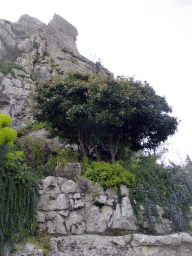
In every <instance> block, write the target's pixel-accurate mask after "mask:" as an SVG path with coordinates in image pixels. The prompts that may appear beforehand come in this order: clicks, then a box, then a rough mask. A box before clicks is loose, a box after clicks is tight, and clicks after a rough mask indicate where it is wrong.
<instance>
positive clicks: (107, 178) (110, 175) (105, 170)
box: [84, 162, 135, 190]
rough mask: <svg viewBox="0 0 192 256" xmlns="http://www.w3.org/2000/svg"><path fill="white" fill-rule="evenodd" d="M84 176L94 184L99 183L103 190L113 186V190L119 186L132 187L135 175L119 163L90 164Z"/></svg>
mask: <svg viewBox="0 0 192 256" xmlns="http://www.w3.org/2000/svg"><path fill="white" fill-rule="evenodd" d="M84 176H85V177H86V178H88V179H90V180H92V181H93V183H95V182H99V183H100V184H101V185H102V186H103V187H104V188H105V187H108V186H113V187H114V189H115V190H118V188H119V187H120V186H121V184H124V185H127V186H132V185H133V184H134V180H135V175H134V174H133V173H131V172H129V171H128V170H126V169H125V168H123V167H122V166H121V165H120V163H119V162H117V163H116V164H114V165H111V164H110V163H106V162H92V163H91V164H90V165H89V166H88V167H87V168H86V171H85V174H84Z"/></svg>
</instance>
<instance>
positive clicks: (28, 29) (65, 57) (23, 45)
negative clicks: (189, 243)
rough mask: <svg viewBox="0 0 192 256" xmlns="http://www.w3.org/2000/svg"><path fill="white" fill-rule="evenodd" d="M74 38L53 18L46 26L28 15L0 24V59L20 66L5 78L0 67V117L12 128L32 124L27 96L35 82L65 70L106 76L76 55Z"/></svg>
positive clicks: (71, 30) (71, 28)
mask: <svg viewBox="0 0 192 256" xmlns="http://www.w3.org/2000/svg"><path fill="white" fill-rule="evenodd" d="M77 35H78V32H77V29H76V28H75V27H74V26H73V25H72V24H70V23H69V22H67V21H66V20H65V19H63V18H62V17H60V16H59V15H57V14H55V15H54V17H53V19H52V20H51V21H50V22H49V23H48V24H45V23H43V22H41V21H40V20H38V19H36V18H33V17H30V16H29V15H23V16H21V17H20V19H19V21H18V22H15V23H12V22H9V21H6V20H0V59H5V60H6V61H7V60H9V61H11V62H12V63H15V64H17V65H19V66H20V68H18V67H16V68H14V69H13V70H12V72H9V73H8V74H7V73H6V72H4V71H3V69H2V68H1V67H0V113H4V114H8V115H10V116H11V117H12V121H13V125H12V128H14V129H17V128H19V127H22V126H25V125H26V124H27V123H28V122H31V121H33V119H32V117H31V115H30V113H29V111H30V109H31V106H32V102H31V101H30V99H29V98H28V96H29V94H30V92H32V91H33V90H34V88H35V86H36V82H37V81H40V82H45V81H46V80H49V79H52V78H55V77H57V76H58V75H64V74H65V73H66V72H67V71H69V70H73V71H75V70H77V71H81V72H84V73H86V72H89V73H96V72H98V73H100V74H103V75H109V74H110V72H109V71H108V70H107V69H105V68H104V67H102V66H100V67H99V70H98V67H97V66H96V64H95V63H93V62H91V61H90V60H88V59H86V58H85V57H83V56H82V55H81V54H80V53H79V52H78V49H77V45H76V39H77ZM21 68H22V69H23V70H20V69H21Z"/></svg>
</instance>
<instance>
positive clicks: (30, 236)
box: [24, 228, 52, 256]
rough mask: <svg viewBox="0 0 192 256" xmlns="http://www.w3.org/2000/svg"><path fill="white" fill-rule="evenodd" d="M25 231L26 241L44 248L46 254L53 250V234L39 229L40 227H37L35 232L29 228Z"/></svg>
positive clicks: (45, 255)
mask: <svg viewBox="0 0 192 256" xmlns="http://www.w3.org/2000/svg"><path fill="white" fill-rule="evenodd" d="M24 231H25V240H24V242H28V243H32V244H35V245H36V246H37V247H39V248H41V249H42V250H43V255H44V256H48V255H49V253H50V251H51V243H50V238H51V237H52V235H51V234H49V233H47V231H46V230H42V231H39V228H37V229H36V230H35V231H34V232H29V230H28V229H25V230H24Z"/></svg>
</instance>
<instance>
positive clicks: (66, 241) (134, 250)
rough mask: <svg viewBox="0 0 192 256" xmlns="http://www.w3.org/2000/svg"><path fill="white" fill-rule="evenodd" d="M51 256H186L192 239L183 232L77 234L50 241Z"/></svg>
mask: <svg viewBox="0 0 192 256" xmlns="http://www.w3.org/2000/svg"><path fill="white" fill-rule="evenodd" d="M51 243H52V248H53V252H52V255H63V254H59V253H64V255H65V254H67V255H73V256H85V255H86V256H88V255H94V256H99V255H101V256H103V255H109V256H112V255H118V256H141V255H142V256H154V255H160V256H167V255H170V256H190V255H191V254H192V237H191V236H190V235H189V234H187V233H180V234H172V235H167V236H148V235H141V234H134V235H133V237H132V236H131V235H125V236H117V237H113V236H98V235H81V236H78V235H77V236H66V237H58V238H52V239H51Z"/></svg>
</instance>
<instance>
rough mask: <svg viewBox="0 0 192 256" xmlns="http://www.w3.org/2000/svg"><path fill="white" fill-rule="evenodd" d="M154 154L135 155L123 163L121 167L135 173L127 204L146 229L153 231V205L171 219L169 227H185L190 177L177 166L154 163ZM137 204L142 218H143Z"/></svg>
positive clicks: (190, 199) (190, 195) (191, 195)
mask: <svg viewBox="0 0 192 256" xmlns="http://www.w3.org/2000/svg"><path fill="white" fill-rule="evenodd" d="M156 159H157V158H156V157H155V156H153V157H152V156H149V157H139V158H136V159H133V158H132V159H131V160H130V161H127V162H126V163H124V167H125V168H126V169H128V170H129V171H131V172H132V173H134V174H135V176H136V178H135V184H134V185H133V186H132V188H131V190H130V198H131V203H132V206H133V208H134V212H135V214H136V216H137V222H138V224H139V225H140V227H141V228H142V225H143V221H146V222H147V223H148V229H149V231H153V230H154V221H153V216H155V217H158V212H157V209H156V205H159V206H160V207H162V208H163V209H164V211H165V213H164V215H163V217H164V218H168V219H170V220H171V221H172V223H173V226H172V229H173V230H175V231H186V230H188V229H189V220H190V216H189V215H190V214H189V210H190V209H189V206H190V205H192V182H191V176H190V175H189V174H188V173H186V172H184V171H183V170H182V168H181V167H179V166H174V167H163V166H162V165H159V164H156ZM141 205H142V206H143V207H144V210H145V216H146V219H143V213H142V211H141V208H140V207H141Z"/></svg>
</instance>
